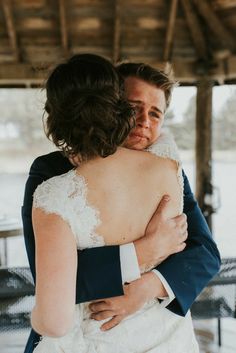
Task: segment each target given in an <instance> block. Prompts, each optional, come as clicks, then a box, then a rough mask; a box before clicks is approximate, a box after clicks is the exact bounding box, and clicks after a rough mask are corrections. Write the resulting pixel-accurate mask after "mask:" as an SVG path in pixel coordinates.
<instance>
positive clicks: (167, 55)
mask: <svg viewBox="0 0 236 353" xmlns="http://www.w3.org/2000/svg"><path fill="white" fill-rule="evenodd" d="M177 6H178V0H172V1H171V7H170V16H169V20H168V25H167V31H166V39H165V47H164V54H163V60H164V61H170V59H171V51H172V47H173V41H174V26H175V20H176V14H177Z"/></svg>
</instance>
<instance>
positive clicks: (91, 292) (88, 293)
mask: <svg viewBox="0 0 236 353" xmlns="http://www.w3.org/2000/svg"><path fill="white" fill-rule="evenodd" d="M71 168H72V165H71V164H70V162H69V160H68V159H67V158H65V157H64V156H63V155H62V154H61V153H60V152H52V153H49V154H47V155H44V156H41V157H38V158H37V159H36V160H35V161H34V162H33V164H32V166H31V169H30V173H29V178H28V180H27V183H26V187H25V196H24V203H23V207H22V219H23V227H24V238H25V245H26V251H27V255H28V259H29V264H30V268H31V271H32V274H33V277H34V279H35V243H34V233H33V228H32V220H31V209H32V200H33V193H34V191H35V189H36V187H37V186H38V185H39V184H41V183H42V182H43V181H44V180H47V179H49V178H51V177H53V176H55V175H60V174H63V173H66V172H67V171H69V170H70V169H71ZM183 177H184V213H186V215H187V220H188V233H189V236H188V239H187V246H186V248H185V249H184V251H182V252H180V253H177V254H174V255H172V256H170V257H169V258H168V259H166V260H165V261H164V262H163V263H162V264H160V265H159V266H157V267H156V269H157V270H158V271H159V272H160V273H161V274H162V275H163V276H164V278H165V279H166V280H167V282H168V283H169V285H170V286H171V288H172V290H173V292H174V294H175V299H174V300H173V301H172V302H171V303H170V304H169V306H168V307H167V308H168V309H169V310H171V311H172V312H174V313H176V314H178V315H182V316H183V315H185V314H186V312H187V311H188V309H189V308H190V307H191V305H192V303H193V302H194V300H195V299H196V297H197V296H198V294H199V293H200V292H201V291H202V289H203V288H204V287H205V286H206V285H207V283H208V282H209V281H210V279H211V278H212V277H213V276H214V275H215V274H216V273H217V272H218V270H219V267H220V255H219V252H218V249H217V247H216V244H215V242H214V241H213V239H212V236H211V233H210V231H209V228H208V226H207V223H206V221H205V218H204V217H203V215H202V213H201V210H200V209H199V207H198V204H197V202H196V200H195V198H194V196H193V193H192V191H191V188H190V185H189V182H188V179H187V177H186V175H185V174H184V173H183ZM122 294H123V287H122V279H121V269H120V256H119V246H106V247H99V248H92V249H86V250H83V251H79V257H78V272H77V292H76V303H81V302H85V301H90V300H95V299H101V298H109V297H114V296H119V295H122ZM39 337H40V336H39V335H38V334H37V333H36V332H34V331H33V330H32V331H31V334H30V337H29V339H28V342H27V345H26V349H25V353H31V352H32V351H33V349H34V347H35V345H36V344H37V342H38V340H39Z"/></svg>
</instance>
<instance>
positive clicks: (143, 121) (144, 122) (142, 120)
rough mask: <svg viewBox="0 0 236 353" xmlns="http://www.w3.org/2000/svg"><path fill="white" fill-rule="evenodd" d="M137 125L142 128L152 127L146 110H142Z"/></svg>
mask: <svg viewBox="0 0 236 353" xmlns="http://www.w3.org/2000/svg"><path fill="white" fill-rule="evenodd" d="M136 125H137V126H139V127H142V128H146V129H147V128H149V126H150V120H149V116H148V112H147V111H145V110H142V111H141V112H140V113H139V114H138V116H137V118H136Z"/></svg>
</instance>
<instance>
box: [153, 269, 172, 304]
mask: <svg viewBox="0 0 236 353" xmlns="http://www.w3.org/2000/svg"><path fill="white" fill-rule="evenodd" d="M152 272H153V273H155V274H156V275H157V277H158V278H159V279H160V281H161V283H162V284H163V286H164V288H165V290H166V291H167V294H168V297H165V298H163V297H158V299H162V300H163V301H162V303H161V305H162V306H164V307H166V306H167V305H168V304H170V303H171V302H172V300H174V299H175V295H174V292H173V290H172V289H171V287H170V286H169V284H168V282H167V281H166V279H165V278H164V277H163V276H162V274H161V273H160V272H159V271H157V270H155V269H154V270H152Z"/></svg>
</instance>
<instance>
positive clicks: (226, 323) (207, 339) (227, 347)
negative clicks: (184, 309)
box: [0, 319, 236, 353]
mask: <svg viewBox="0 0 236 353" xmlns="http://www.w3.org/2000/svg"><path fill="white" fill-rule="evenodd" d="M194 326H195V332H196V336H197V339H198V342H199V345H200V351H201V353H236V320H235V319H223V320H222V347H220V348H219V347H218V344H217V321H216V320H204V321H203V320H202V321H195V322H194ZM28 334H29V331H28V330H22V331H15V332H14V331H11V332H9V333H4V334H3V333H0V353H23V352H24V346H25V343H26V341H27V338H28ZM124 353H125V352H124ZM173 353H174V352H173ZM184 353H187V352H184Z"/></svg>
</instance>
